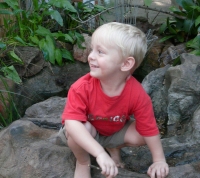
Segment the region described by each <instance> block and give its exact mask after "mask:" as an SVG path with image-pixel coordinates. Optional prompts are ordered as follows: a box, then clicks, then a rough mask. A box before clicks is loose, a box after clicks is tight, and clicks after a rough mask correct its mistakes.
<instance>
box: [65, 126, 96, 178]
mask: <svg viewBox="0 0 200 178" xmlns="http://www.w3.org/2000/svg"><path fill="white" fill-rule="evenodd" d="M84 125H85V127H86V129H87V130H88V131H89V132H90V133H91V135H92V136H93V137H95V135H96V130H95V128H94V127H93V126H92V125H91V124H90V123H89V122H86V123H85V124H84ZM66 137H67V138H68V146H69V147H70V149H71V150H72V152H73V153H74V156H75V157H76V159H77V161H76V169H75V173H74V178H80V177H84V178H91V175H90V167H89V166H88V164H90V155H89V154H88V153H87V152H86V151H85V150H84V149H82V148H81V147H80V146H79V145H78V144H76V142H74V140H73V139H71V137H70V136H67V133H66Z"/></svg>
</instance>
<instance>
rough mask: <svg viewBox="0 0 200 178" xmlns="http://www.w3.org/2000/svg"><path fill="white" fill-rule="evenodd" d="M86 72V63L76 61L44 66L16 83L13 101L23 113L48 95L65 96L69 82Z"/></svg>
mask: <svg viewBox="0 0 200 178" xmlns="http://www.w3.org/2000/svg"><path fill="white" fill-rule="evenodd" d="M88 72H89V66H88V64H84V63H82V62H78V61H77V62H75V63H73V64H70V65H67V64H66V65H64V66H62V67H58V66H48V67H45V68H44V69H43V70H42V71H41V72H40V73H39V74H37V75H35V76H33V77H31V78H29V79H24V81H23V85H18V86H17V87H16V91H15V92H16V93H17V95H16V96H15V103H16V104H17V108H18V110H19V112H20V114H22V115H24V112H25V109H26V108H28V107H30V106H31V105H33V104H35V103H38V102H41V101H44V100H45V99H48V98H49V97H52V96H62V97H66V96H67V92H68V89H69V87H70V86H71V84H72V83H74V82H75V81H76V80H77V79H78V78H80V77H81V76H83V75H84V74H86V73H88Z"/></svg>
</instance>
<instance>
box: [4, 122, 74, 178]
mask: <svg viewBox="0 0 200 178" xmlns="http://www.w3.org/2000/svg"><path fill="white" fill-rule="evenodd" d="M53 134H56V131H55V130H48V129H44V128H40V127H38V126H36V125H35V124H33V123H32V122H30V121H20V120H19V121H16V122H14V123H12V124H11V125H10V126H9V127H8V128H7V129H5V130H3V131H1V132H0V138H1V141H0V153H1V154H0V177H10V178H42V177H44V178H45V177H52V178H53V177H55V178H56V177H73V169H74V157H73V155H72V153H71V152H70V150H69V149H68V148H67V147H63V146H58V145H55V144H54V143H51V140H50V137H51V135H53Z"/></svg>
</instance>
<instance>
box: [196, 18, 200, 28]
mask: <svg viewBox="0 0 200 178" xmlns="http://www.w3.org/2000/svg"><path fill="white" fill-rule="evenodd" d="M199 24H200V16H198V18H197V19H196V20H195V26H196V27H197V26H198V25H199Z"/></svg>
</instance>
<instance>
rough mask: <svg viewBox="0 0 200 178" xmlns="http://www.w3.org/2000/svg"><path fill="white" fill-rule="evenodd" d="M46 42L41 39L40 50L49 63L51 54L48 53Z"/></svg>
mask: <svg viewBox="0 0 200 178" xmlns="http://www.w3.org/2000/svg"><path fill="white" fill-rule="evenodd" d="M45 44H46V42H45V39H44V38H43V39H41V40H40V41H39V47H40V49H41V50H42V53H43V56H44V59H45V60H46V61H48V60H49V53H48V51H47V49H46V48H47V47H46V45H45Z"/></svg>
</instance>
